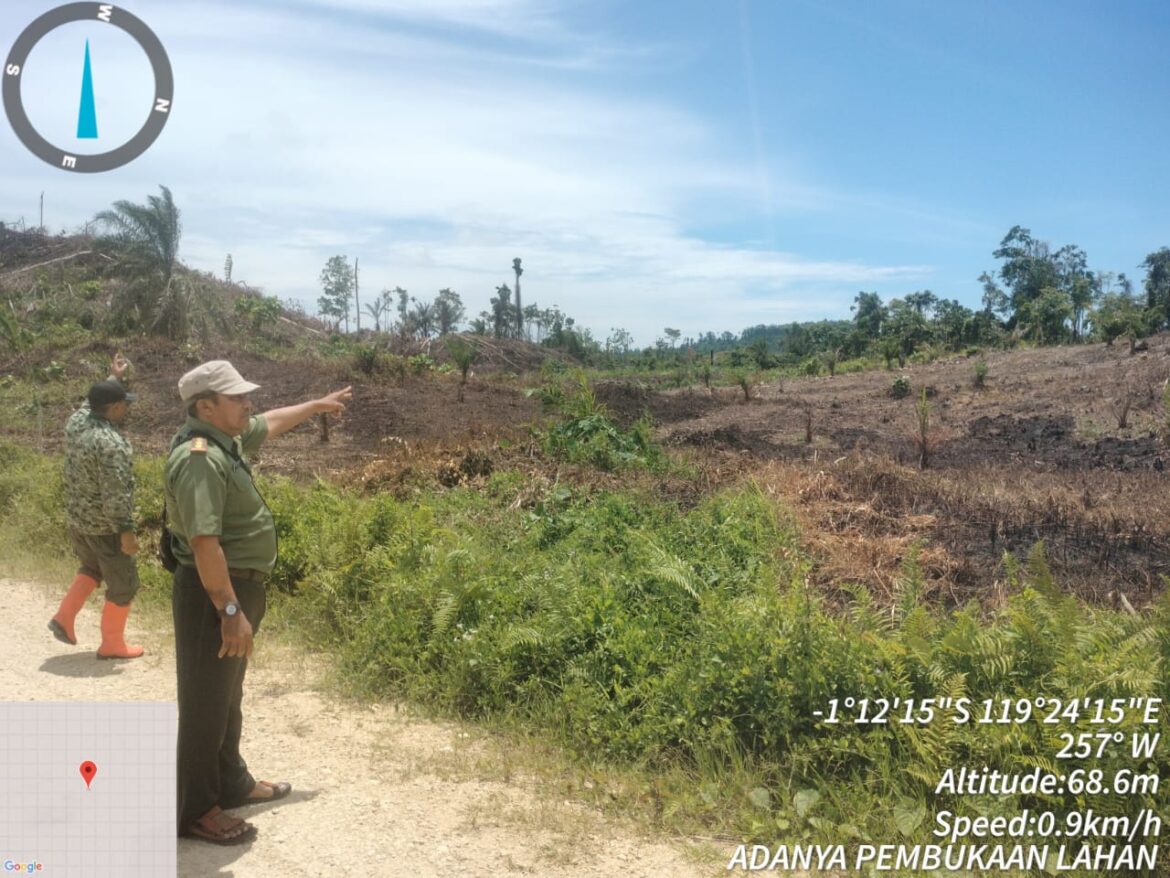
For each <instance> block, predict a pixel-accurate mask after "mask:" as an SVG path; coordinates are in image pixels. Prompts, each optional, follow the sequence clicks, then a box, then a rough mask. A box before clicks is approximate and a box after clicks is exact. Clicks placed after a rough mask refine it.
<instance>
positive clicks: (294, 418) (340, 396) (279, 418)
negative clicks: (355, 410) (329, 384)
mask: <svg viewBox="0 0 1170 878" xmlns="http://www.w3.org/2000/svg"><path fill="white" fill-rule="evenodd" d="M352 397H353V393H352V390H351V388H349V387H346V388H344V389H343V390H335V391H333V392H332V393H330V394H327V395H325V396H323V397H321V398H320V399H311V400H309V401H308V402H302V403H300V404H299V405H290V406H285V407H284V408H279V409H272V410H271V411H267V412H265V413H264V420H265V421H267V422H268V438H269V439H271V438H272V437H274V436H279V435H280V434H281V433H287V432H288V431H289V430H291V429H292V428H293V427H295V426H296V425H297V424H300V423H302V422H304V421H307V420H308V419H309V418H311V417H313V415H316V414H321V413H322V412H326V413H329V414H340V413H341V412H343V411H345V403H346V401H347V400H349V399H351V398H352Z"/></svg>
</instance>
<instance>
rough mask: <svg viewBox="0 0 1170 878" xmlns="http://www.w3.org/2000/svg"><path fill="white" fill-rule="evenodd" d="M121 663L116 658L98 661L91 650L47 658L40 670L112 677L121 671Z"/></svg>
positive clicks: (83, 675) (69, 675) (64, 674)
mask: <svg viewBox="0 0 1170 878" xmlns="http://www.w3.org/2000/svg"><path fill="white" fill-rule="evenodd" d="M121 664H122V662H120V661H117V660H111V661H99V660H98V658H97V655H96V654H95V653H92V652H77V653H70V654H68V655H55V656H53V657H52V658H47V659H45V660H44V661H43V662H42V663H41V667H40V670H42V671H44V672H45V673H47V674H56V675H57V676H58V677H113V676H115V675H117V674H120V673H122V669H121V667H119V666H120V665H121Z"/></svg>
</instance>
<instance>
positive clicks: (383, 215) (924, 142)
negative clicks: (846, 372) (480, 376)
mask: <svg viewBox="0 0 1170 878" xmlns="http://www.w3.org/2000/svg"><path fill="white" fill-rule="evenodd" d="M55 5H57V4H56V3H54V2H40V0H15V2H14V0H6V2H5V14H4V16H3V17H2V18H0V51H3V52H4V53H5V54H7V51H8V48H9V47H11V45H12V43H13V42H14V41H15V39H16V37H17V35H18V33H19V32H20V31H21V30H22V29H23V28H24V27H25V26H26V25H27V24H28V23H29V22H30V21H31V20H32V19H33V18H35V17H36V16H37V15H39V14H41V13H42V12H44V11H47V10H48V9H50V8H52V7H53V6H55ZM122 5H123V6H124V8H126V9H128V10H129V11H131V12H133V13H135V14H136V15H138V16H140V17H141V18H143V19H144V20H145V21H146V22H147V23H148V24H149V25H150V26H151V27H152V29H153V30H154V31H155V33H156V34H157V35H158V36H159V38H160V39H161V40H162V42H163V44H164V45H165V47H166V49H167V52H168V54H169V56H170V58H171V62H172V65H173V67H174V71H175V103H174V108H173V115H172V118H171V120H170V122H169V123H168V125H167V128H166V129H165V131H164V132H163V134H162V136H161V137H160V139H159V140H158V142H157V143H156V144H155V145H154V146H153V147H152V148H151V149H150V150H149V151H148V152H147V153H146V154H144V155H143V156H142V157H140V158H139V159H138V160H136V161H135V162H133V163H132V164H130V165H127V166H125V167H123V168H120V169H118V170H116V171H112V172H109V173H105V174H99V175H78V174H70V173H66V172H63V171H59V170H56V169H54V168H51V167H49V166H48V165H46V164H44V163H43V162H41V161H40V160H39V159H37V158H35V157H33V156H32V155H31V154H29V153H28V152H27V151H25V150H24V148H23V147H22V146H21V144H20V143H19V142H18V141H17V140H16V138H15V136H14V135H13V133H12V131H11V130H10V128H9V127H8V125H7V124H5V123H0V220H5V221H10V222H11V221H15V220H18V219H20V218H21V217H23V218H24V219H25V220H26V222H32V223H35V222H36V220H37V212H38V199H39V197H40V193H41V192H44V193H45V222H46V225H47V226H49V228H50V229H52V230H59V229H62V228H64V229H67V230H74V229H76V228H78V227H79V226H80V225H81V224H82V223H83V222H85V220H86V219H88V218H90V217H92V215H93V214H94V213H96V212H97V211H98V210H101V209H103V208H105V207H107V206H108V205H109V204H110V203H112V202H113V201H115V200H117V199H120V198H129V199H131V200H136V201H141V200H143V199H144V198H145V196H146V195H148V194H151V193H153V192H157V186H158V184H160V183H163V184H166V185H168V186H169V187H170V188H171V189H172V191H173V192H174V195H175V199H176V201H177V202H178V204H179V206H180V207H181V209H182V210H183V220H184V238H183V244H182V249H181V252H180V256H181V258H182V259H183V260H184V261H185V262H186V263H187V264H189V265H191V266H192V267H195V268H199V269H202V270H205V271H210V272H213V273H216V274H219V273H220V272H222V268H223V263H224V258H225V256H226V254H228V253H231V254H232V257H233V261H234V265H235V271H234V275H235V277H236V279H240V280H244V281H247V282H248V283H250V284H252V285H253V286H257V287H261V288H263V289H264V290H265V291H266V292H267V293H269V294H271V295H278V296H280V297H282V298H294V299H299V300H301V301H303V302H305V303H307V304H308V305H309V307H310V310H312V308H313V307H314V305H315V301H316V298H317V296H318V294H319V287H318V276H319V274H320V271H321V268H322V267H323V265H324V263H325V261H326V260H327V259H328V258H329V257H330V256H332V255H333V254H335V253H343V254H345V255H347V256H349V257H350V258H351V259H352V258H354V257H357V258H359V259H360V261H361V281H362V292H363V296H364V297H369V296H371V295H373V294H374V293H376V292H377V291H378V290H379V289H382V288H392V287H395V286H402V287H405V288H407V289H408V290H410V292H411V293H412V294H413V295H415V296H417V297H419V298H424V297H425V298H427V299H430V298H433V296H434V295H435V293H436V292H437V291H438V290H439V289H440V288H442V287H452V288H453V289H455V290H456V291H457V292H458V293H460V295H461V296H462V297H463V300H464V302H465V304H466V305H467V307H468V311H469V312H470V313H471V314H475V313H477V312H479V311H480V310H483V309H486V308H487V306H488V299H489V298H490V296H491V295H492V292H493V290H494V288H495V287H496V286H497V285H498V284H500V283H505V282H506V283H509V284H511V283H512V274H511V263H512V258H513V257H515V256H519V257H521V258H522V259H523V260H524V268H525V273H524V276H523V282H522V283H523V287H522V289H523V298H524V301H525V302H526V303H530V302H537V303H539V304H541V305H542V306H546V307H547V306H551V305H554V304H556V305H559V306H560V307H561V308H562V309H563V310H565V311H566V312H568V313H569V314H570V315H573V316H575V317H576V318H577V320H578V322H579V323H581V324H582V325H585V326H588V327H589V328H591V329H592V330H593V331H594V333H595V335H597V336H598V337H599V338H601V339H604V338H605V336H606V335H607V334H608V333H609V331H610V329H611V328H613V327H623V328H625V329H627V330H629V331H631V332H633V334H634V336H635V338H636V339H637V341H638V342H639V343H640V344H650V343H653V341H654V339H655V338H657V337H658V336H659V335H661V334H662V330H663V328H664V327H666V326H671V327H677V328H679V329H681V330H682V332H683V335H684V336H687V335H693V334H697V333H699V332H702V331H705V330H708V329H710V330H714V331H716V332H720V331H723V330H730V331H733V332H738V331H739V330H741V329H743V328H744V327H746V326H750V325H754V324H757V323H785V322H790V321H793V320H808V319H819V318H822V317H848V316H849V306H850V304H851V303H852V302H853V299H854V296H855V295H856V293H857V292H858V291H859V290H876V291H877V292H878V293H880V294H881V296H882V297H883V299H889V298H892V297H894V296H900V295H904V294H906V293H908V292H913V291H914V290H919V289H931V290H933V291H934V292H935V293H936V294H937V295H940V296H944V297H948V298H957V299H959V300H960V301H961V302H963V303H964V304H967V305H968V306H977V305H978V303H979V296H980V285H979V283H978V281H977V280H976V278H977V277H978V275H979V274H980V272H982V271H984V270H986V269H991V268H994V267H995V264H996V263H995V260H994V259H993V258H992V256H991V252H992V251H993V250H994V249H995V248H996V246H997V245H998V243H999V241H1000V239H1001V238H1002V237H1003V236H1004V234H1005V233H1006V232H1007V231H1008V229H1009V228H1011V226H1013V225H1015V224H1017V223H1018V224H1020V225H1023V226H1026V227H1028V228H1030V229H1031V230H1032V232H1033V234H1034V235H1035V236H1036V237H1037V238H1039V239H1041V240H1046V241H1049V242H1050V243H1051V244H1052V245H1053V246H1054V247H1059V246H1061V245H1063V244H1069V243H1072V244H1077V245H1079V246H1080V247H1082V248H1083V249H1084V250H1085V251H1086V252H1087V253H1088V257H1089V264H1090V267H1092V268H1094V269H1097V270H1100V271H1112V272H1126V273H1127V274H1128V275H1129V276H1130V277H1131V278H1133V279H1134V280H1135V281H1137V280H1140V278H1141V276H1142V272H1141V270H1140V269H1139V268H1138V266H1139V264H1140V263H1141V261H1142V260H1143V259H1144V258H1145V256H1146V254H1148V253H1150V252H1151V251H1153V250H1156V249H1157V248H1159V247H1162V246H1170V218H1168V217H1170V211H1168V206H1170V174H1168V173H1167V168H1166V159H1165V155H1166V144H1168V143H1170V115H1168V113H1167V110H1166V108H1167V107H1168V106H1170V73H1168V72H1167V70H1168V65H1166V64H1165V61H1164V56H1165V50H1164V47H1165V42H1166V38H1167V36H1170V5H1168V4H1165V3H1161V2H1120V3H1116V4H1109V5H1108V6H1107V5H1106V4H1103V3H1096V2H1092V3H1090V2H1080V0H1062V2H1047V0H1045V2H1025V3H1019V2H1011V3H1009V2H1000V0H989V2H979V3H962V4H960V3H940V2H936V0H930V2H927V0H885V2H838V0H825V2H819V0H774V2H762V0H743V2H627V3H617V2H581V0H573V2H556V0H329V2H323V0H283V2H275V0H271V2H270V0H235V2H231V3H217V2H198V3H195V2H185V0H166V2H162V0H133V2H128V3H126V4H122ZM87 39H88V40H89V41H90V46H91V56H92V64H93V71H94V82H95V91H96V95H97V110H98V118H99V134H100V140H99V141H98V143H99V144H103V145H104V146H103V149H104V148H109V146H110V145H114V144H117V143H120V142H122V141H123V140H125V139H126V138H127V137H129V136H130V135H131V134H132V133H133V132H134V131H135V130H136V129H137V127H138V125H139V124H141V121H142V119H143V118H144V117H145V113H146V109H147V108H148V107H149V101H150V93H151V92H150V84H149V77H150V74H149V67H148V66H147V64H146V61H145V57H144V56H143V55H142V53H141V51H140V50H139V49H138V48H137V46H135V45H134V43H133V42H132V41H131V40H129V38H128V37H126V36H125V35H124V34H122V33H121V32H120V31H118V30H117V29H114V28H110V27H108V26H104V25H88V24H75V25H69V26H67V27H64V28H61V29H60V30H58V31H56V32H54V33H53V34H51V35H50V36H48V37H46V38H45V39H44V40H43V41H42V42H41V43H40V44H38V46H37V47H36V49H34V51H33V53H32V55H31V56H30V58H29V61H28V64H27V65H26V69H25V74H24V79H23V83H22V89H23V91H22V95H23V99H24V102H25V104H26V106H27V107H28V108H29V114H30V117H32V119H33V122H34V124H35V125H36V126H37V128H38V130H40V131H41V132H42V133H44V134H45V135H46V136H47V137H49V139H50V140H52V141H53V142H54V143H56V144H57V145H59V146H62V147H69V146H71V145H74V144H76V142H75V141H73V140H72V137H73V134H74V129H75V128H76V123H77V104H78V100H79V94H80V77H81V64H82V58H83V55H84V44H85V41H86V40H87ZM77 145H78V148H79V149H80V150H81V151H83V152H96V151H99V150H98V149H97V148H96V147H95V146H94V145H93V142H92V141H90V142H88V143H85V144H77Z"/></svg>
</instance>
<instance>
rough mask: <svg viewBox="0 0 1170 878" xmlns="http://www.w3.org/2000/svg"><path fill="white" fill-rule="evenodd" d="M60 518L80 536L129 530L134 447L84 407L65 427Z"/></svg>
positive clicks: (131, 511) (131, 522)
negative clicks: (63, 517)
mask: <svg viewBox="0 0 1170 878" xmlns="http://www.w3.org/2000/svg"><path fill="white" fill-rule="evenodd" d="M65 519H66V521H67V522H68V523H69V526H70V527H71V528H73V529H74V530H77V531H80V532H81V533H84V534H114V533H121V532H123V531H133V530H134V462H133V449H131V447H130V443H129V442H128V441H127V439H126V437H124V436H123V435H122V434H121V433H119V432H118V428H117V427H115V426H114V425H113V424H112V423H110V422H109V421H107V420H106V419H105V418H102V417H99V416H98V415H95V414H94V413H93V412H91V411H90V408H89V403H83V404H82V406H81V408H79V409H78V410H77V411H75V412H74V413H73V414H72V415H70V417H69V420H68V421H67V422H66V424H65Z"/></svg>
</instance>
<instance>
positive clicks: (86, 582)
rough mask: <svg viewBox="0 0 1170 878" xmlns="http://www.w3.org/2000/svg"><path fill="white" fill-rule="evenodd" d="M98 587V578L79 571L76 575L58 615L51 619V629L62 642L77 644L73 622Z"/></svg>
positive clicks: (58, 609) (62, 599)
mask: <svg viewBox="0 0 1170 878" xmlns="http://www.w3.org/2000/svg"><path fill="white" fill-rule="evenodd" d="M97 587H98V583H97V580H96V579H94V578H93V577H92V576H87V575H86V574H84V573H78V574H77V576H76V577H74V579H73V584H72V585H70V586H69V591H67V592H65V597H63V598H61V606H59V607H58V608H57V615H55V616H54V617H53V618H52V619H50V620H49V630H50V631H52V632H53V636H54V637H56V638H57V639H58V640H60V641H61V642H62V643H68V644H70V645H71V646H77V634H76V633H75V632H74V631H73V623H74V622H75V621H76V620H77V614H78V613H80V612H81V608H82V607H84V606H85V601H86V599H87V598H88V597H89V596H90V595H91V594H93V590H94V589H95V588H97Z"/></svg>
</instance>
